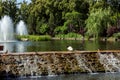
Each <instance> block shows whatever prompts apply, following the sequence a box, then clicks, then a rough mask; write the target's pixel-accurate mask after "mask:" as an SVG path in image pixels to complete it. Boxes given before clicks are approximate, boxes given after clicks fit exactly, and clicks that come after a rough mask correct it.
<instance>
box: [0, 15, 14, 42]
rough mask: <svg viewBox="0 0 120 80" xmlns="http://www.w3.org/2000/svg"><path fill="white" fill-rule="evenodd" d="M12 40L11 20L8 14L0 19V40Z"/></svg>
mask: <svg viewBox="0 0 120 80" xmlns="http://www.w3.org/2000/svg"><path fill="white" fill-rule="evenodd" d="M11 40H14V29H13V22H12V19H11V18H10V17H9V16H7V15H6V16H4V17H3V18H2V19H1V20H0V41H11Z"/></svg>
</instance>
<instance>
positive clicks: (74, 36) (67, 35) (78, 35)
mask: <svg viewBox="0 0 120 80" xmlns="http://www.w3.org/2000/svg"><path fill="white" fill-rule="evenodd" d="M55 37H58V38H82V35H80V34H77V33H68V34H58V35H56V36H55Z"/></svg>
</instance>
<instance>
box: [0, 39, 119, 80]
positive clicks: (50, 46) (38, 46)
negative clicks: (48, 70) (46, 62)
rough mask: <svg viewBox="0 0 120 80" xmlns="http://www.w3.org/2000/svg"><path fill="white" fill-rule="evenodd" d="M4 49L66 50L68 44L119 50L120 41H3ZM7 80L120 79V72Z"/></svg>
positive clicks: (81, 48)
mask: <svg viewBox="0 0 120 80" xmlns="http://www.w3.org/2000/svg"><path fill="white" fill-rule="evenodd" d="M0 44H2V45H4V51H6V50H8V52H33V51H66V50H67V46H72V47H73V48H74V50H97V49H101V50H119V49H120V42H108V41H106V42H104V41H79V40H54V41H40V42H31V41H27V42H22V41H15V42H1V43H0ZM6 80H120V73H96V74H85V73H83V74H69V75H59V76H39V77H38V76H35V77H32V76H31V77H22V78H17V79H15V78H14V79H10V78H8V79H6Z"/></svg>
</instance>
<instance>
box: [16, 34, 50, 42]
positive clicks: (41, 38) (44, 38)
mask: <svg viewBox="0 0 120 80" xmlns="http://www.w3.org/2000/svg"><path fill="white" fill-rule="evenodd" d="M16 38H17V39H18V40H22V39H28V40H29V41H48V40H51V37H50V36H49V35H39V36H37V35H27V36H19V35H17V36H16Z"/></svg>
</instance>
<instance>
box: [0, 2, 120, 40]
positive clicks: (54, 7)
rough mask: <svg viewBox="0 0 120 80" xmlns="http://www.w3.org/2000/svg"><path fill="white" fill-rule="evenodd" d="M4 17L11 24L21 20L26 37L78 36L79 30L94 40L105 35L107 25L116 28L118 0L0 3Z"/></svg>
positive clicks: (118, 12) (118, 8)
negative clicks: (8, 19)
mask: <svg viewBox="0 0 120 80" xmlns="http://www.w3.org/2000/svg"><path fill="white" fill-rule="evenodd" d="M17 6H19V7H17ZM113 12H114V13H113ZM4 15H9V16H10V17H11V18H12V19H13V22H14V24H16V23H17V22H18V21H19V20H21V19H22V20H23V21H25V23H26V24H27V28H28V32H29V34H30V35H41V34H42V35H46V34H48V35H51V36H52V37H54V36H55V35H57V34H67V33H71V32H72V33H80V30H81V29H82V30H85V31H86V34H87V35H88V36H93V37H94V38H98V37H101V36H102V35H104V36H106V35H105V34H106V30H107V29H108V28H109V27H110V26H115V27H117V28H118V27H119V25H120V24H119V20H120V5H119V0H110V2H109V3H108V2H107V0H31V3H29V4H28V3H27V2H26V1H25V0H24V1H23V2H21V3H19V4H18V3H17V2H16V0H4V1H1V0H0V17H2V16H4ZM85 31H84V32H85ZM83 34H84V33H83Z"/></svg>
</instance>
